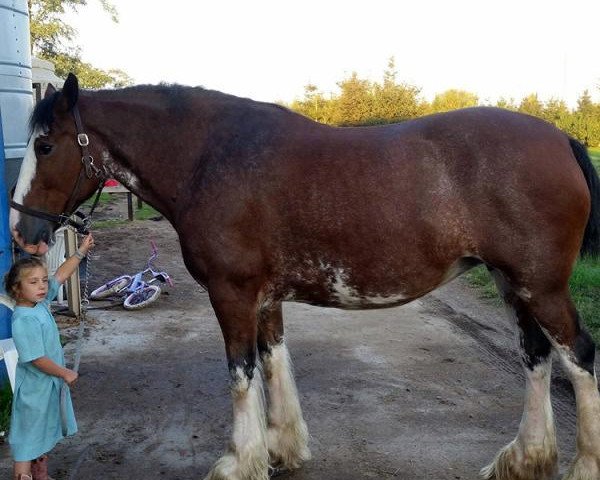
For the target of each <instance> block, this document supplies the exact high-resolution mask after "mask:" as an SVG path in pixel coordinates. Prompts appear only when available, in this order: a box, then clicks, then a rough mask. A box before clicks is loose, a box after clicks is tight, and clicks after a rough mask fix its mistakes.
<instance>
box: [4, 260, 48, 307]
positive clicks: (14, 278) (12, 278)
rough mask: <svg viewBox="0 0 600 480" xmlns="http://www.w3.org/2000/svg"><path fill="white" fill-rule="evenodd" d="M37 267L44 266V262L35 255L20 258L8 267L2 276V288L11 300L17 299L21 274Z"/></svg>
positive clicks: (21, 278)
mask: <svg viewBox="0 0 600 480" xmlns="http://www.w3.org/2000/svg"><path fill="white" fill-rule="evenodd" d="M37 267H42V268H46V264H45V263H44V262H42V261H41V260H40V259H39V258H36V257H29V258H22V259H20V260H17V261H16V262H15V263H13V265H12V267H10V270H9V271H8V273H7V274H6V276H5V277H4V289H5V290H6V293H7V294H8V295H10V297H11V298H12V299H13V300H16V299H17V289H18V287H19V283H21V280H23V274H24V273H25V272H26V271H27V270H31V269H32V268H37Z"/></svg>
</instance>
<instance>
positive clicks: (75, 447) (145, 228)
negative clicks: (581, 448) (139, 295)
mask: <svg viewBox="0 0 600 480" xmlns="http://www.w3.org/2000/svg"><path fill="white" fill-rule="evenodd" d="M124 203H125V202H124V198H123V201H119V202H117V205H116V206H114V207H113V211H112V213H111V214H114V213H115V211H116V212H117V213H118V212H120V211H121V210H123V208H124ZM124 212H125V214H124V215H123V214H122V213H118V214H120V215H123V218H126V210H124ZM109 213H110V212H109ZM104 214H105V215H106V214H108V213H107V212H104ZM96 238H97V245H98V246H97V248H96V250H95V252H94V258H93V260H92V262H91V264H90V269H91V278H90V285H91V286H94V287H95V286H97V285H99V284H101V283H102V282H104V281H106V280H108V279H110V278H112V277H114V276H116V275H120V274H123V273H132V272H135V271H137V270H138V269H141V268H142V267H143V266H144V264H145V261H146V259H147V257H148V254H149V241H150V240H151V239H153V240H155V241H156V243H157V245H158V247H159V251H160V256H159V258H158V260H157V262H156V263H157V266H159V267H160V268H161V269H164V270H166V271H167V272H169V273H170V274H171V275H172V276H173V279H174V281H175V287H174V288H172V289H168V290H167V292H166V294H164V295H163V296H162V297H161V298H160V299H159V301H158V302H157V303H156V304H154V305H152V306H151V307H149V308H147V309H145V310H141V311H139V312H128V311H125V310H123V309H122V308H120V307H112V308H105V307H102V305H101V304H92V307H93V309H92V310H90V312H89V317H90V322H89V323H88V326H87V329H86V341H85V344H84V350H83V357H82V363H81V379H80V381H79V384H78V385H77V387H76V388H75V389H74V391H73V398H74V404H75V409H76V415H77V419H78V423H79V430H80V432H79V434H78V435H77V436H75V437H73V438H70V439H68V440H66V441H63V442H62V443H60V444H59V445H58V446H57V447H56V449H55V451H54V452H53V456H52V460H51V474H53V476H54V477H55V478H56V479H57V480H64V479H67V478H70V477H69V475H70V473H71V472H73V470H74V469H78V477H77V478H82V479H122V478H130V477H132V478H133V477H135V478H148V479H160V478H165V479H166V478H168V479H172V480H174V479H184V478H185V479H187V478H202V476H203V475H204V474H206V473H207V471H208V470H209V468H210V466H211V465H212V463H213V462H214V461H215V460H216V459H217V458H218V456H219V455H220V454H221V453H222V452H223V451H224V450H225V447H226V445H227V442H228V438H229V434H230V431H231V422H230V420H231V404H230V400H229V393H228V372H227V366H226V361H225V356H224V346H223V341H222V339H221V335H220V330H219V327H218V324H217V321H216V318H215V316H214V313H213V311H212V309H211V307H210V302H209V300H208V295H207V294H206V293H205V292H203V291H202V289H201V288H200V287H199V286H198V285H197V284H196V283H195V282H194V281H193V280H192V279H191V277H190V276H189V275H188V274H187V272H186V270H185V267H184V265H183V261H182V259H181V255H180V249H179V243H178V239H177V236H176V234H175V232H174V231H173V229H172V228H171V227H170V225H169V224H168V223H167V222H166V221H164V220H162V221H154V222H153V221H144V222H132V223H126V224H124V225H121V226H118V227H116V228H113V229H105V230H98V231H97V232H96ZM96 307H102V308H96ZM284 315H285V319H286V336H287V339H288V345H289V348H290V351H291V354H292V357H293V359H294V363H295V372H296V377H297V382H298V388H299V392H300V400H301V404H302V407H303V410H304V414H305V418H306V420H307V423H308V426H309V431H310V433H311V440H310V447H311V450H312V454H313V458H312V460H310V461H309V462H307V463H306V465H305V466H304V467H303V468H302V469H300V470H298V471H296V472H293V473H289V474H286V475H284V476H281V477H279V478H282V479H289V480H309V479H310V480H314V479H328V480H337V479H339V480H342V479H343V480H354V479H365V478H366V479H368V478H374V479H393V478H401V479H411V480H413V479H414V480H418V479H438V480H443V479H453V480H455V479H475V478H477V472H478V471H479V469H480V468H481V467H482V466H483V465H485V464H486V463H488V462H489V461H490V460H491V459H492V458H493V456H494V454H495V453H496V452H497V450H498V449H499V448H500V447H502V446H503V445H504V444H506V443H508V442H509V441H510V440H512V438H513V437H514V435H515V434H516V432H517V428H518V424H519V421H520V417H521V413H522V397H523V387H524V380H523V377H522V374H521V369H520V367H519V364H518V362H517V355H516V352H515V349H514V347H513V333H512V331H511V329H510V325H509V322H508V320H507V319H506V317H505V315H504V312H503V310H502V309H501V308H500V307H498V306H495V305H492V304H483V302H481V301H479V300H478V299H477V298H476V295H475V294H474V293H473V291H472V290H470V289H468V288H467V287H466V286H465V284H464V283H463V282H462V281H460V280H459V281H455V282H453V283H451V284H449V285H448V286H446V287H444V288H443V289H440V290H438V291H437V292H435V294H433V295H429V296H427V297H424V298H423V299H421V300H419V301H416V302H413V303H411V304H409V305H406V306H404V307H401V308H395V309H388V310H376V311H369V312H366V311H365V312H345V311H341V310H337V309H321V308H315V307H310V306H307V305H302V304H286V305H285V307H284ZM61 326H62V327H63V332H64V333H65V334H66V335H67V336H69V337H70V338H73V332H74V330H75V329H76V328H77V327H76V324H74V323H73V322H72V320H69V319H62V321H61ZM73 344H74V342H70V343H69V344H68V345H67V347H66V353H67V358H68V359H70V358H72V354H73ZM559 375H560V374H559ZM564 385H565V382H564V381H561V380H559V381H558V382H555V386H556V387H555V395H554V400H553V401H554V408H555V413H556V416H557V424H558V425H557V426H558V434H559V446H560V448H561V454H562V455H561V462H562V463H561V466H562V469H563V470H564V468H565V466H566V464H567V462H568V461H569V459H570V458H571V456H572V455H573V451H574V445H575V440H574V431H575V421H574V411H575V410H574V405H573V401H572V395H571V394H570V392H569V391H568V389H566V388H565V387H564ZM0 454H1V455H2V458H1V461H0V478H9V468H10V459H9V454H8V449H7V447H6V446H3V447H0Z"/></svg>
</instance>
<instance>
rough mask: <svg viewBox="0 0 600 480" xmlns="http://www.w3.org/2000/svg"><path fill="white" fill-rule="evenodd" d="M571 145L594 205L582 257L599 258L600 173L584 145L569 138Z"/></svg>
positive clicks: (581, 251)
mask: <svg viewBox="0 0 600 480" xmlns="http://www.w3.org/2000/svg"><path fill="white" fill-rule="evenodd" d="M569 143H570V144H571V149H572V150H573V154H574V155H575V158H576V159H577V163H578V164H579V167H580V168H581V170H582V171H583V175H584V176H585V181H586V183H587V186H588V188H589V190H590V197H591V200H592V202H591V203H592V205H591V209H590V216H589V218H588V223H587V225H586V227H585V233H584V235H583V243H582V244H581V250H580V253H581V256H582V257H585V256H589V257H593V256H599V255H600V179H599V178H598V172H596V169H595V168H594V165H593V164H592V161H591V160H590V156H589V155H588V152H587V149H586V148H585V146H584V145H583V144H581V143H580V142H578V141H577V140H575V139H574V138H570V137H569Z"/></svg>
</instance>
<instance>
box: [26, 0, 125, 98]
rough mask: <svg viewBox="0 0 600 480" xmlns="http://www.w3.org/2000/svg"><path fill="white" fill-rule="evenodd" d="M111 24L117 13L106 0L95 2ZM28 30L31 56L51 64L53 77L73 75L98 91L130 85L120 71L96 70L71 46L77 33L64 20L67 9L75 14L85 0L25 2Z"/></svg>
mask: <svg viewBox="0 0 600 480" xmlns="http://www.w3.org/2000/svg"><path fill="white" fill-rule="evenodd" d="M98 1H99V2H100V4H101V5H102V8H103V9H104V11H105V12H107V14H109V15H110V16H111V18H112V20H113V21H114V22H118V16H117V11H116V8H115V7H114V5H112V4H111V3H109V2H108V0H98ZM27 4H28V6H29V27H30V30H31V50H32V54H33V55H35V56H36V57H39V58H42V59H44V60H50V61H51V62H52V63H54V66H55V70H56V74H57V75H58V76H60V77H66V76H67V74H68V73H69V72H73V73H75V74H76V75H77V76H78V78H79V81H80V84H81V85H82V86H83V87H88V88H100V87H105V86H114V87H117V86H123V85H129V84H131V83H132V81H131V78H130V77H129V76H128V75H127V74H126V73H125V72H123V71H121V70H117V69H113V70H109V71H105V70H101V69H99V68H95V67H93V66H92V65H90V64H89V63H86V62H84V61H83V60H82V59H81V50H80V49H79V48H78V47H75V46H73V42H74V41H75V37H76V33H77V32H76V30H75V29H74V28H73V27H71V26H70V25H69V24H67V23H66V22H65V20H64V14H65V12H66V11H67V9H70V10H75V11H76V10H77V9H78V8H80V7H83V6H86V5H87V4H88V0H28V2H27Z"/></svg>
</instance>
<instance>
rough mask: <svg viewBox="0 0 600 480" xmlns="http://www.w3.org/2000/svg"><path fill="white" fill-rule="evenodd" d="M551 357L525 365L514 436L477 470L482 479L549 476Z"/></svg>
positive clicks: (553, 457) (552, 449)
mask: <svg viewBox="0 0 600 480" xmlns="http://www.w3.org/2000/svg"><path fill="white" fill-rule="evenodd" d="M551 371H552V360H551V357H548V359H547V360H546V361H545V362H543V363H540V364H538V365H536V366H535V367H534V368H533V370H530V369H529V368H527V367H525V372H526V386H525V408H524V410H523V417H522V419H521V424H520V425H519V433H518V434H517V437H516V438H515V439H514V440H513V441H512V442H510V443H509V444H508V445H506V446H505V447H504V448H503V449H502V450H500V452H499V453H498V454H497V455H496V458H494V461H493V462H492V463H491V464H490V465H488V466H487V467H485V468H483V469H482V470H481V476H482V477H483V478H484V479H486V480H549V479H553V478H554V475H555V473H556V467H557V459H558V454H557V448H556V433H555V429H554V419H553V416H552V405H551V403H550V375H551Z"/></svg>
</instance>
